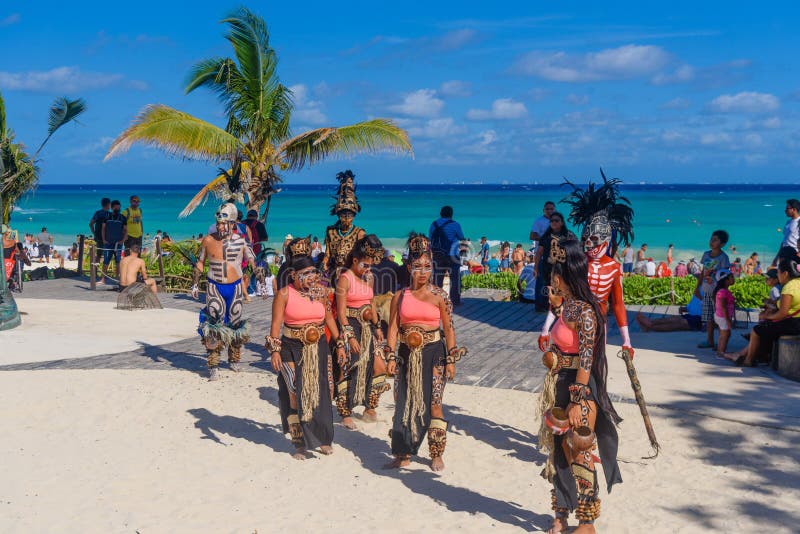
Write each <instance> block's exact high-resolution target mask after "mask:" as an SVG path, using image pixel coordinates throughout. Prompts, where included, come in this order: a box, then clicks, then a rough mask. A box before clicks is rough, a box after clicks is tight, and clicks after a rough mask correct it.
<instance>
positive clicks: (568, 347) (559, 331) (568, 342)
mask: <svg viewBox="0 0 800 534" xmlns="http://www.w3.org/2000/svg"><path fill="white" fill-rule="evenodd" d="M550 337H551V338H552V340H553V343H554V344H555V345H556V346H557V347H558V348H559V350H561V352H563V353H565V354H577V353H578V351H579V350H580V344H579V343H578V333H577V332H576V331H575V330H573V329H572V328H570V327H568V326H567V325H566V324H564V321H562V320H561V317H559V318H558V320H557V321H556V324H555V325H553V330H551V331H550Z"/></svg>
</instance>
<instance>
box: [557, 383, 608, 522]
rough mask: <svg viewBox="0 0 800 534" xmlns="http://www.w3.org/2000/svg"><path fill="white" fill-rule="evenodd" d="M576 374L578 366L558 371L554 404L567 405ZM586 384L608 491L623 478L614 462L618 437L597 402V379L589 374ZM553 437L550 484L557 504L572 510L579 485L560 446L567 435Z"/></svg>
mask: <svg viewBox="0 0 800 534" xmlns="http://www.w3.org/2000/svg"><path fill="white" fill-rule="evenodd" d="M577 375H578V370H577V369H562V370H561V371H560V372H559V373H558V381H557V382H556V402H555V405H556V406H558V407H560V408H566V407H567V405H568V404H569V386H570V385H571V384H573V383H574V382H575V378H576V376H577ZM589 388H590V389H591V390H592V398H591V400H593V401H594V403H595V406H597V411H598V413H597V418H596V419H595V424H594V432H595V435H596V436H597V448H598V450H599V453H600V461H601V463H602V465H603V473H604V474H605V478H606V487H607V491H608V492H609V493H610V492H611V487H612V486H613V485H614V484H617V483H619V482H622V475H621V474H620V471H619V464H618V463H617V449H618V447H619V437H618V436H617V427H616V426H615V425H614V423H613V421H612V419H611V417H609V416H608V415H607V414H606V413H605V412H604V411H603V407H602V406H600V403H598V402H597V397H596V391H597V383H596V382H595V380H594V377H593V376H590V377H589ZM553 437H554V441H555V444H554V446H555V451H554V456H555V468H556V474H555V477H554V478H553V486H554V488H555V492H556V499H557V500H558V506H562V507H566V508H569V509H570V510H574V509H575V508H577V506H578V487H577V485H576V484H575V477H574V476H573V475H572V469H571V468H570V465H569V463H567V457H566V455H565V454H564V449H563V446H562V442H563V441H564V439H566V436H553Z"/></svg>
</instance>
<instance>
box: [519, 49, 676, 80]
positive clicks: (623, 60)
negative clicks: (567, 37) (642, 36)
mask: <svg viewBox="0 0 800 534" xmlns="http://www.w3.org/2000/svg"><path fill="white" fill-rule="evenodd" d="M670 60H671V56H670V55H669V54H668V53H667V52H666V51H665V50H664V49H662V48H661V47H658V46H652V45H625V46H620V47H618V48H608V49H605V50H601V51H599V52H591V53H588V54H583V55H571V54H567V53H566V52H553V53H546V52H530V53H528V54H526V55H524V56H523V57H522V58H520V59H519V60H518V61H517V62H516V64H515V65H514V70H516V71H517V72H520V73H522V74H527V75H531V76H538V77H540V78H544V79H546V80H552V81H557V82H589V81H596V80H624V79H630V78H638V77H642V76H649V75H652V74H654V73H656V72H658V71H659V70H661V69H662V68H663V67H665V66H666V65H667V64H668V63H669V62H670Z"/></svg>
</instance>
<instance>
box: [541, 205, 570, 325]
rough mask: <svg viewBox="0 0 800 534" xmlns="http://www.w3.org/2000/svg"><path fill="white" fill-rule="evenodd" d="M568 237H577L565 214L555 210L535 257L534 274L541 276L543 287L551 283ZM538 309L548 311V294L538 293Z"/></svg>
mask: <svg viewBox="0 0 800 534" xmlns="http://www.w3.org/2000/svg"><path fill="white" fill-rule="evenodd" d="M568 239H577V238H576V237H575V234H573V233H572V232H571V231H570V230H569V229H568V228H567V225H566V221H565V219H564V215H562V214H561V213H560V212H558V211H554V212H553V214H552V215H551V216H550V226H549V228H547V230H546V231H545V233H544V234H543V235H542V237H541V239H539V246H538V247H537V248H536V254H535V255H534V258H533V265H534V271H533V276H534V277H536V278H537V279H538V278H541V280H542V287H545V286H547V285H549V284H550V273H551V272H552V271H553V266H554V265H555V264H556V262H557V261H559V259H560V257H559V254H560V251H561V246H560V244H561V243H562V242H564V241H566V240H568ZM537 285H538V284H537ZM536 307H537V309H540V308H541V309H543V310H544V311H546V307H547V295H544V294H537V295H536Z"/></svg>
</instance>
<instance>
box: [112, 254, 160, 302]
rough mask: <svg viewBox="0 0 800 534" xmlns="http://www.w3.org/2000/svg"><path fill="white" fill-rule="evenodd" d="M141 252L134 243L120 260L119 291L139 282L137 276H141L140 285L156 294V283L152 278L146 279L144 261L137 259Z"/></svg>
mask: <svg viewBox="0 0 800 534" xmlns="http://www.w3.org/2000/svg"><path fill="white" fill-rule="evenodd" d="M141 252H142V248H141V247H140V246H139V245H138V244H136V243H134V244H133V245H131V248H129V249H128V255H127V256H125V257H124V258H122V260H121V261H120V262H119V290H120V291H123V290H124V289H125V288H126V287H128V286H132V285H133V284H136V283H137V282H139V276H141V278H142V281H141V283H142V284H145V285H146V286H147V287H149V288H150V291H152V292H153V293H157V292H158V288H157V287H156V281H155V280H153V279H152V278H148V277H147V266H145V264H144V260H143V259H141V258H140V257H139V254H140V253H141Z"/></svg>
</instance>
